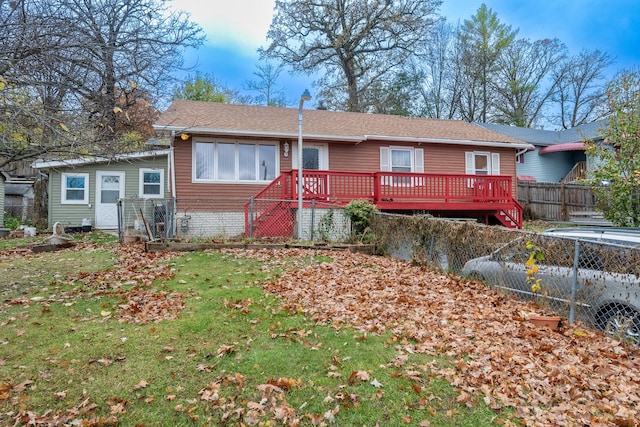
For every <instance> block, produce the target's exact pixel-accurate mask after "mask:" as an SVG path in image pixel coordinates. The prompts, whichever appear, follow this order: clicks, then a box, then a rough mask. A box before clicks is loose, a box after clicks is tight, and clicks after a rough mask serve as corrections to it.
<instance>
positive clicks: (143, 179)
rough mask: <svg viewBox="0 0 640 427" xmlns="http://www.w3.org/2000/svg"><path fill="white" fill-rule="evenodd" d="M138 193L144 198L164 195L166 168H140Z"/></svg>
mask: <svg viewBox="0 0 640 427" xmlns="http://www.w3.org/2000/svg"><path fill="white" fill-rule="evenodd" d="M139 182H140V188H139V190H138V194H140V196H141V197H142V198H143V199H147V198H162V197H164V170H162V169H140V181H139Z"/></svg>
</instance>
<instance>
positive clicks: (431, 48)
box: [420, 21, 460, 119]
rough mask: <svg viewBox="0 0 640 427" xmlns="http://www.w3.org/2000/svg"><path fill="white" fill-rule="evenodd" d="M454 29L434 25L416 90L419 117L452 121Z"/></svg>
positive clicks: (456, 97) (456, 91)
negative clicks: (420, 84) (420, 100)
mask: <svg viewBox="0 0 640 427" xmlns="http://www.w3.org/2000/svg"><path fill="white" fill-rule="evenodd" d="M456 32H457V29H456V28H454V27H453V25H452V24H450V23H448V22H446V21H441V22H439V23H438V24H436V26H435V30H434V31H433V32H432V34H431V37H430V39H429V42H428V43H427V54H426V57H425V63H424V66H425V71H424V80H423V84H422V86H421V88H420V96H421V98H422V102H423V104H424V106H423V114H421V115H422V116H426V117H431V118H436V119H454V118H456V111H457V109H458V103H459V98H460V88H459V84H458V83H459V79H458V78H457V70H458V67H457V61H456V52H457V50H456V40H457V34H456Z"/></svg>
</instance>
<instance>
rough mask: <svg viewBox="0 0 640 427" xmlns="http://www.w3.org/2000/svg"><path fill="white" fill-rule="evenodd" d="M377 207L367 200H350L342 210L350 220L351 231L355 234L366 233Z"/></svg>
mask: <svg viewBox="0 0 640 427" xmlns="http://www.w3.org/2000/svg"><path fill="white" fill-rule="evenodd" d="M377 211H378V209H377V208H376V207H375V205H373V204H372V203H370V202H369V201H367V200H352V201H351V202H349V204H348V205H347V206H345V207H344V212H345V214H346V215H347V217H349V219H350V220H351V231H352V232H353V234H355V235H356V236H362V237H364V235H365V234H366V232H367V231H368V230H369V227H370V226H371V221H372V220H373V217H374V215H375V214H376V212H377Z"/></svg>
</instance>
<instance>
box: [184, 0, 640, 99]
mask: <svg viewBox="0 0 640 427" xmlns="http://www.w3.org/2000/svg"><path fill="white" fill-rule="evenodd" d="M482 3H485V4H486V5H487V7H489V8H490V9H492V10H493V11H494V12H496V13H497V16H498V19H500V21H501V22H502V23H504V24H507V25H511V27H512V28H513V29H519V33H518V37H523V38H528V39H531V40H538V39H542V38H558V39H560V41H562V42H564V43H565V44H566V45H567V46H568V48H569V51H570V52H571V53H572V54H577V53H579V52H580V51H581V50H582V49H587V50H589V51H592V50H595V49H600V50H602V51H606V52H608V53H610V54H611V55H612V56H614V58H615V60H616V63H615V64H614V65H612V66H611V67H610V69H609V70H608V74H609V75H610V76H613V75H614V74H615V73H616V72H617V71H619V70H621V69H632V68H638V67H640V0H484V1H482V0H444V1H443V3H442V6H441V8H440V11H441V13H442V15H443V16H445V17H446V18H447V20H448V21H450V22H452V23H457V22H458V21H460V22H462V21H463V20H465V19H469V18H470V17H471V16H472V15H474V14H475V13H476V11H477V10H478V8H479V7H480V5H481V4H482ZM172 4H173V7H175V8H176V9H181V10H185V11H187V12H189V13H191V19H192V20H193V21H195V22H197V23H198V24H200V25H201V26H202V28H203V29H204V31H205V33H206V35H207V40H206V41H205V44H204V45H203V46H202V47H200V48H199V49H198V50H197V51H188V52H187V54H186V55H185V66H193V67H196V69H197V70H199V71H200V72H201V73H207V74H209V73H210V74H213V75H215V76H216V78H217V79H218V80H219V81H220V82H221V83H223V84H224V85H226V86H228V87H231V88H233V89H236V90H240V91H242V92H243V93H246V94H251V92H244V91H243V86H244V84H245V83H246V81H247V80H250V79H255V76H254V75H253V72H255V71H256V68H255V66H256V64H258V63H259V61H258V59H259V58H258V54H257V52H256V50H257V49H258V47H260V46H263V45H265V44H266V34H267V30H268V29H269V24H270V23H271V17H272V14H273V7H274V5H275V1H274V0H232V1H229V0H213V1H211V0H210V1H209V2H207V1H202V0H173V2H172ZM312 80H313V79H312V78H311V77H309V76H291V75H289V74H288V73H286V72H284V73H283V74H282V75H281V76H280V81H279V83H280V86H282V87H284V88H285V90H286V92H287V95H288V98H290V101H289V102H290V105H292V106H295V105H297V102H298V99H299V97H300V94H301V93H302V92H303V91H304V89H305V88H309V89H310V90H311V91H312V93H313V88H312V87H311V82H312ZM253 95H255V93H253ZM312 105H313V101H312Z"/></svg>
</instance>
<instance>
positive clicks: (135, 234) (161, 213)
mask: <svg viewBox="0 0 640 427" xmlns="http://www.w3.org/2000/svg"><path fill="white" fill-rule="evenodd" d="M174 212H175V200H174V199H171V198H170V199H138V198H135V199H120V200H118V237H119V239H120V240H140V239H144V240H146V239H149V236H151V239H163V238H173V237H175V235H176V232H175V221H174V215H173V213H174Z"/></svg>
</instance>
